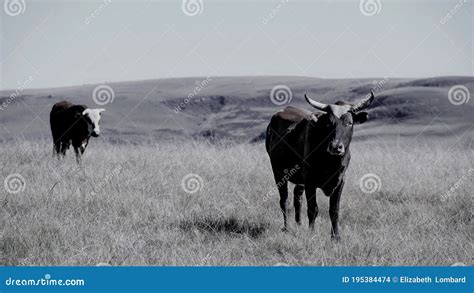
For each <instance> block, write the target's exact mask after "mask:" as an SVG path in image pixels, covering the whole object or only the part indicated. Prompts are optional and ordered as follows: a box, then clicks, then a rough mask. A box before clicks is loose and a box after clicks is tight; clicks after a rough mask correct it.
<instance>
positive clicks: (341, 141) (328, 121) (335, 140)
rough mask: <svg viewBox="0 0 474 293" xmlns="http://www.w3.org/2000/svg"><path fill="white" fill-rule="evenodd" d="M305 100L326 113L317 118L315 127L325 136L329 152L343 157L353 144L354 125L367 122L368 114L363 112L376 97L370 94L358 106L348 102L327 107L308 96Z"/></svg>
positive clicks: (325, 143)
mask: <svg viewBox="0 0 474 293" xmlns="http://www.w3.org/2000/svg"><path fill="white" fill-rule="evenodd" d="M305 98H306V101H307V102H308V103H309V104H310V105H311V106H313V107H314V108H316V109H318V110H320V111H322V112H324V114H323V115H321V116H320V117H318V118H317V121H316V123H315V127H316V128H317V131H318V134H319V135H323V139H324V145H327V146H326V149H327V151H328V152H329V153H330V154H331V155H334V156H343V155H344V154H345V153H346V150H347V149H348V148H349V144H350V143H351V140H352V133H353V126H354V124H360V123H364V122H365V121H367V117H368V114H367V112H363V111H362V110H364V109H365V108H367V107H369V106H370V104H371V103H372V101H373V100H374V98H375V97H374V93H373V92H370V95H368V96H367V97H366V98H365V99H363V100H362V101H361V102H359V103H357V104H356V105H352V104H348V103H346V102H336V103H335V104H331V105H326V104H323V103H320V102H316V101H314V100H313V99H311V98H309V97H307V96H306V95H305Z"/></svg>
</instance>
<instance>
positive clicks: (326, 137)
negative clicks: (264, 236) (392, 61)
mask: <svg viewBox="0 0 474 293" xmlns="http://www.w3.org/2000/svg"><path fill="white" fill-rule="evenodd" d="M305 98H306V101H307V102H308V103H309V104H310V105H311V106H313V107H314V108H316V109H317V110H319V111H320V112H314V113H313V112H310V111H308V110H303V109H298V108H295V107H291V106H289V107H287V108H285V109H284V110H282V111H280V112H278V113H276V114H275V115H273V117H272V118H271V121H270V124H269V125H268V128H267V133H266V141H265V143H266V149H267V152H268V155H269V156H270V161H271V164H272V169H273V175H274V177H275V182H276V184H277V188H278V192H279V194H280V207H281V210H282V212H283V220H284V227H283V229H284V230H287V212H288V205H287V199H288V184H287V183H288V181H290V182H292V183H294V184H295V188H294V206H295V220H296V223H297V224H298V225H299V224H300V223H301V216H300V213H301V200H302V196H303V191H304V192H305V194H306V200H307V206H308V219H309V227H310V228H311V229H314V221H315V219H316V217H317V215H318V205H317V202H316V188H320V189H321V190H322V191H323V192H324V194H325V195H326V196H328V197H329V216H330V218H331V226H332V228H331V236H332V237H333V238H335V239H336V240H337V239H339V232H338V217H339V200H340V197H341V192H342V187H343V185H344V173H345V171H346V169H347V167H348V165H349V161H350V158H351V157H350V152H349V145H350V143H351V140H352V133H353V125H354V124H358V123H363V122H365V121H366V120H367V117H368V114H367V112H361V110H363V109H365V108H367V107H368V106H369V105H370V104H371V103H372V101H373V100H374V94H373V92H371V93H370V96H367V97H366V98H364V99H363V100H362V101H361V102H360V103H358V104H356V105H351V104H349V103H346V102H336V103H335V104H331V105H326V104H323V103H320V102H316V101H314V100H312V99H310V98H308V97H307V96H306V95H305Z"/></svg>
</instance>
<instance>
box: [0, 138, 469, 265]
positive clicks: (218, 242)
mask: <svg viewBox="0 0 474 293" xmlns="http://www.w3.org/2000/svg"><path fill="white" fill-rule="evenodd" d="M450 145H452V144H447V143H446V144H442V143H440V142H439V140H438V141H437V142H436V144H433V143H432V142H431V141H429V140H427V141H422V142H420V141H417V140H414V141H413V140H412V141H408V140H404V141H403V142H402V143H400V144H398V143H397V141H391V142H390V141H389V140H384V141H383V142H382V141H381V140H378V141H375V140H371V141H368V142H366V143H363V144H362V143H355V144H354V145H353V146H352V153H353V159H352V162H351V166H350V168H349V171H348V174H347V181H346V186H345V189H344V192H343V198H342V204H341V211H342V215H341V228H342V242H340V243H338V244H336V243H333V242H331V240H330V237H329V230H330V223H329V218H328V212H327V207H328V199H327V198H326V197H325V196H324V195H322V193H321V192H320V191H318V204H319V207H320V216H319V218H318V219H317V225H316V227H317V229H316V231H315V232H314V233H310V232H309V231H308V229H307V227H306V225H307V219H306V216H304V217H303V219H304V222H303V223H304V225H303V226H302V227H295V225H294V222H293V221H292V222H291V224H292V228H291V232H290V233H283V232H280V228H281V226H282V217H281V214H280V210H279V207H278V196H277V195H276V194H275V185H274V182H273V180H272V176H271V171H270V165H269V160H268V158H267V155H266V153H265V151H264V147H263V145H262V144H254V145H248V144H241V145H234V146H223V145H207V144H205V143H194V142H187V143H184V144H183V143H180V144H179V145H178V144H173V143H161V144H159V145H146V144H143V145H113V144H108V143H101V142H100V141H99V140H94V141H92V142H91V145H90V146H89V149H88V152H87V155H86V156H85V159H84V166H85V169H84V170H83V171H80V170H79V171H77V170H75V168H76V165H75V162H74V159H73V154H72V152H70V153H69V156H68V157H67V159H66V160H65V161H62V162H61V163H58V162H57V161H55V160H51V157H50V156H51V153H50V150H51V146H50V142H49V141H47V142H43V141H34V142H31V143H29V142H21V143H16V144H5V145H4V146H2V149H3V150H2V152H1V153H0V164H1V165H2V171H1V172H2V174H1V178H5V177H6V176H7V175H8V174H10V173H21V174H22V175H23V176H24V178H25V180H26V189H25V191H24V192H22V193H19V194H16V195H14V194H9V195H7V194H6V193H5V192H4V189H1V190H0V192H1V195H0V201H1V205H2V208H1V209H0V227H4V228H2V229H1V234H0V256H1V258H0V264H1V265H94V264H97V263H99V262H108V263H110V264H113V265H275V264H277V263H287V264H291V265H450V264H453V263H455V262H464V263H466V264H471V265H472V264H473V263H472V252H473V246H472V243H474V239H473V234H472V230H470V229H471V228H470V227H472V218H473V209H472V190H473V181H472V178H468V179H467V180H464V181H462V183H461V184H459V187H458V188H457V189H456V190H455V192H454V193H453V196H451V197H450V198H449V199H448V200H447V201H445V202H442V201H441V200H440V197H441V196H442V195H443V194H445V193H446V192H447V190H448V189H449V188H450V187H451V186H453V185H454V184H455V183H456V182H458V181H459V180H460V178H462V176H465V175H467V174H468V170H469V169H470V168H472V167H473V166H472V148H466V147H462V146H459V147H454V148H451V147H450ZM453 154H454V155H453ZM114 170H115V171H114ZM188 173H197V174H199V175H200V176H201V177H202V178H203V182H204V185H203V188H202V190H201V191H200V192H198V193H196V194H187V193H185V192H184V191H183V189H182V187H181V180H182V178H183V177H184V176H185V175H187V174H188ZM366 173H375V174H377V175H378V176H379V177H380V178H381V182H382V185H381V189H380V191H378V192H375V193H373V194H364V193H362V192H361V191H360V189H359V178H360V177H362V176H363V175H364V174H366ZM113 174H115V175H113ZM53 186H54V188H53V189H51V188H52V187H53ZM94 190H95V192H96V194H92V192H93V191H94ZM305 210H306V205H304V209H303V215H305ZM291 219H293V217H291Z"/></svg>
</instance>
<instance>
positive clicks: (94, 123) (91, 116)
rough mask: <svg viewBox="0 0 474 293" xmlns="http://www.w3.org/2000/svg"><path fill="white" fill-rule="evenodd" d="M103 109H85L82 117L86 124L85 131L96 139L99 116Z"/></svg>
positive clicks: (98, 129) (98, 128) (98, 130)
mask: <svg viewBox="0 0 474 293" xmlns="http://www.w3.org/2000/svg"><path fill="white" fill-rule="evenodd" d="M104 111H105V109H85V110H84V112H82V117H83V118H84V120H86V122H87V131H88V133H89V134H90V135H92V136H94V137H97V136H99V135H100V126H99V121H100V116H101V115H102V112H104Z"/></svg>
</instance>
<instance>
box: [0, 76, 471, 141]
mask: <svg viewBox="0 0 474 293" xmlns="http://www.w3.org/2000/svg"><path fill="white" fill-rule="evenodd" d="M105 84H107V85H108V86H110V87H111V88H112V89H113V92H114V96H113V99H110V100H109V101H110V103H108V104H105V105H103V106H97V105H95V103H94V101H93V91H94V89H95V88H96V87H97V86H98V85H92V84H90V85H89V84H88V85H82V86H73V87H62V88H51V89H26V90H24V91H22V92H20V93H19V94H18V95H17V96H16V97H15V98H13V99H12V98H9V97H10V95H11V94H12V93H13V92H14V91H0V104H3V107H2V110H1V111H0V113H1V114H0V124H1V125H2V127H1V128H0V135H1V139H2V140H14V139H24V138H47V137H49V136H50V130H49V111H50V109H51V106H52V105H53V104H54V103H56V102H58V101H61V100H69V101H71V102H73V103H78V104H86V105H88V106H89V107H103V108H105V109H106V112H105V114H104V115H103V119H102V121H101V128H102V133H103V136H102V139H106V140H109V141H112V142H123V141H129V142H136V141H141V140H154V139H168V138H184V139H186V138H197V137H204V138H210V139H218V138H226V139H232V140H243V141H258V140H261V139H262V138H263V135H262V133H263V132H264V131H265V128H266V125H267V123H268V121H269V119H270V117H271V115H272V114H273V113H275V112H276V111H278V110H280V109H283V108H284V107H285V106H286V104H285V105H281V106H278V105H275V104H274V103H273V102H272V100H271V99H270V94H271V91H272V88H273V87H275V86H278V85H285V86H287V87H288V88H289V89H290V90H291V101H290V102H289V104H291V105H294V106H298V107H305V108H309V106H308V105H307V104H306V103H305V101H304V98H303V96H304V94H305V93H308V95H310V96H311V97H313V98H314V99H317V100H320V101H322V102H325V103H333V102H336V101H337V100H347V101H356V100H357V99H360V98H362V97H363V96H364V95H366V94H367V93H368V92H370V90H371V89H374V90H375V91H376V101H375V102H374V104H373V106H372V107H371V109H370V120H369V122H367V123H366V124H363V125H360V126H357V127H358V130H357V131H356V132H355V138H356V139H364V138H368V137H374V136H376V137H386V136H395V137H400V136H407V137H418V136H453V135H455V136H461V135H462V134H465V133H466V131H472V126H473V124H474V115H473V114H474V111H473V110H474V107H473V102H472V101H469V100H467V101H466V102H465V103H463V104H461V105H454V104H453V103H451V102H450V100H449V99H448V92H449V90H450V88H451V87H453V86H455V85H463V86H465V87H467V88H468V89H469V92H471V93H474V77H436V78H425V79H400V78H397V79H388V78H385V79H384V78H379V79H320V78H310V77H294V76H268V77H261V76H259V77H207V78H206V77H202V78H172V79H157V80H144V81H130V82H114V83H105ZM287 97H289V96H287ZM470 137H472V135H470ZM471 139H472V138H471Z"/></svg>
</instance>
